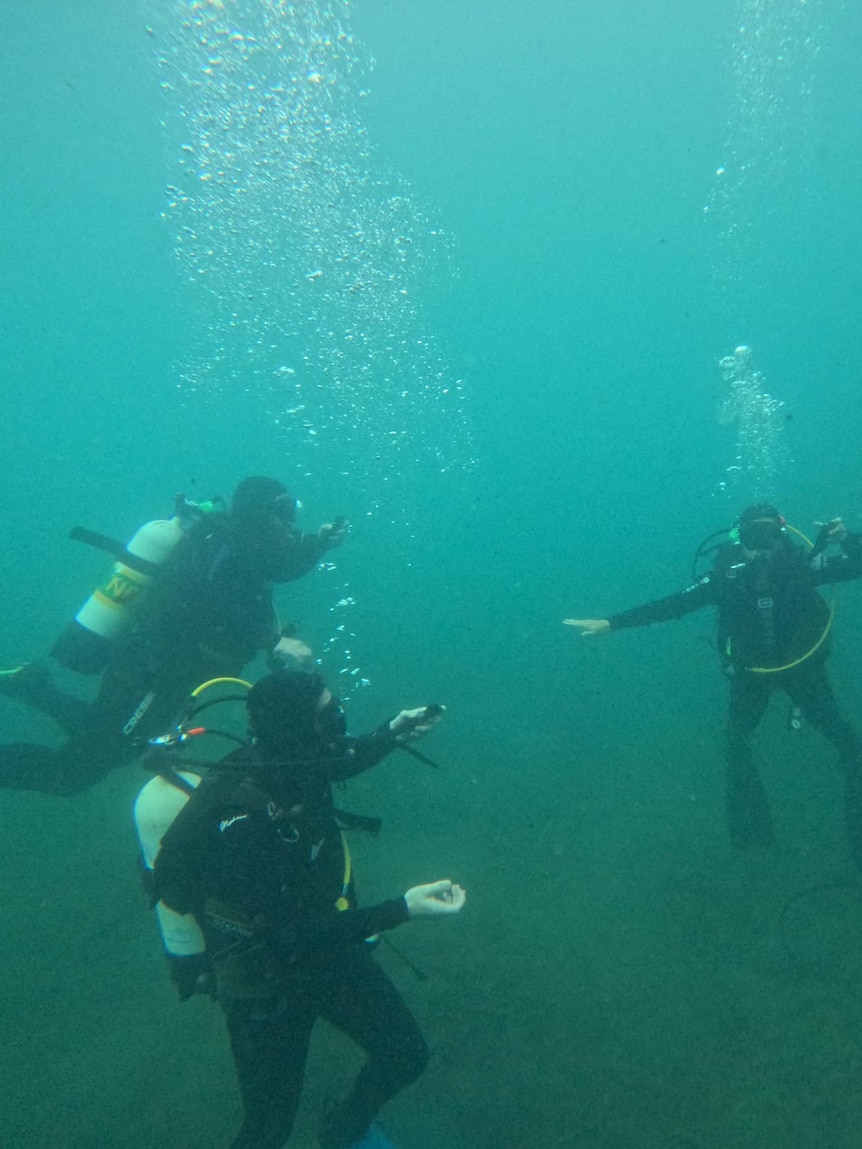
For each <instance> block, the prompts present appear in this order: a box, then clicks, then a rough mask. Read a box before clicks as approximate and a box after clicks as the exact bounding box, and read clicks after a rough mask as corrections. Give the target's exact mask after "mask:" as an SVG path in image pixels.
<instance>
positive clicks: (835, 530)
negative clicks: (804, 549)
mask: <svg viewBox="0 0 862 1149" xmlns="http://www.w3.org/2000/svg"><path fill="white" fill-rule="evenodd" d="M814 525H815V527H820V530H821V531H824V530H825V531H826V532H827V534H826V541H827V542H828V543H840V542H841V541H842V540H843V539H844V538H846V536H847V528H846V527H845V526H844V520H843V519H842V518H841V516H840V515H839V516H838V517H837V518H834V519H829V520H828V521H827V522H825V523H818V522H817V521H816V520H815V523H814Z"/></svg>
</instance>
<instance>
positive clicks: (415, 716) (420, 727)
mask: <svg viewBox="0 0 862 1149" xmlns="http://www.w3.org/2000/svg"><path fill="white" fill-rule="evenodd" d="M445 713H446V707H445V706H439V705H438V704H437V703H432V704H431V705H430V706H419V707H417V708H416V709H415V710H402V711H400V712H399V713H398V714H396V715H395V717H394V718H393V719H392V720H391V721H390V723H389V729H390V730H391V731H392V733H393V734H394V735H395V739H396V741H397V742H412V741H413V740H414V738H424V737H425V735H426V734H427V733H428V732H429V731H430V730H433V729H434V727H435V726H436V725H437V723H438V722H441V721H442V719H443V715H444V714H445Z"/></svg>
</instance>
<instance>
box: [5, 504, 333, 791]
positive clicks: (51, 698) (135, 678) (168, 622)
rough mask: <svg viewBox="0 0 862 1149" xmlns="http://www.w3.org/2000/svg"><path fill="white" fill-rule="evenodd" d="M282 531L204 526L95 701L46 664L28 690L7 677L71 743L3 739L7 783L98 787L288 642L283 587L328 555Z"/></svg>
mask: <svg viewBox="0 0 862 1149" xmlns="http://www.w3.org/2000/svg"><path fill="white" fill-rule="evenodd" d="M276 530H277V528H276V526H275V525H273V524H271V523H266V524H264V526H263V527H261V526H260V525H259V524H251V525H248V524H244V523H238V522H237V521H236V520H235V519H233V518H232V517H231V516H228V515H217V516H209V517H207V518H206V519H204V520H201V521H200V522H198V523H196V524H195V525H194V526H193V527H192V528H191V529H190V530H189V531H188V532H187V533H186V535H185V536H184V537H183V538H182V539H181V540H180V542H179V543H178V544H177V546H176V548H175V550H174V552H173V553H172V554H171V556H170V557H169V559H168V560H167V562H166V563H165V564H164V566H163V567H162V568H161V570H160V571H159V573H158V575H157V578H156V582H155V584H154V586H153V588H152V589H151V590H150V591H149V593H148V596H147V597H146V599H145V600H144V601H143V603H142V604H141V608H140V616H139V618H138V619H137V621H136V624H135V625H134V627H133V629H132V631H131V632H130V633H129V634H128V635H127V636H126V637H124V638H123V639H121V640H118V641H117V643H116V644H115V646H114V648H113V649H112V651H111V656H110V662H109V664H108V666H107V669H106V670H105V671H104V674H103V675H102V680H101V683H100V687H99V691H98V694H97V696H96V698H95V699H94V700H93V701H92V702H91V703H88V702H86V701H84V700H83V699H81V698H80V697H77V696H75V695H73V694H69V693H67V692H65V691H63V690H60V689H59V688H58V687H57V686H56V684H55V683H54V681H53V679H52V677H51V675H50V672H49V671H48V669H47V668H46V667H41V666H39V667H35V668H33V670H34V672H33V673H30V672H29V671H30V669H31V668H28V671H26V672H22V673H21V675H20V679H21V681H20V685H19V684H18V682H17V678H18V676H16V680H12V679H7V682H9V683H11V685H12V687H13V688H14V692H12V691H5V690H4V693H9V694H10V695H11V697H13V698H14V699H15V700H16V701H19V702H23V703H24V704H25V705H27V706H30V707H33V708H35V709H37V710H40V711H42V712H43V713H44V714H47V715H48V716H49V717H51V718H52V719H53V720H54V721H55V722H56V723H57V724H58V725H59V726H60V728H61V729H62V730H63V731H64V732H65V733H66V734H67V735H68V740H67V741H66V742H65V744H64V745H62V746H61V747H59V748H52V747H50V746H43V745H40V744H37V743H23V742H17V743H5V744H0V787H10V788H13V789H18V790H37V791H41V792H42V793H44V794H58V795H72V794H77V793H80V792H81V791H83V790H87V789H89V787H91V786H93V785H94V784H95V783H96V782H98V781H99V780H100V779H102V778H104V777H105V775H107V774H108V773H109V772H110V770H111V769H112V768H113V767H114V766H117V765H120V764H121V763H123V762H126V761H129V760H130V759H131V758H133V757H134V756H135V754H136V753H138V752H139V750H140V748H141V747H142V746H143V745H144V744H145V742H146V739H147V738H149V737H152V736H153V735H156V734H161V733H164V732H165V729H166V728H167V727H168V726H169V725H170V724H171V723H172V722H174V721H176V719H177V717H178V715H179V713H180V712H181V710H182V707H183V705H184V703H185V702H186V700H187V699H188V696H189V693H190V692H191V691H192V690H193V689H194V688H195V687H196V686H198V685H199V684H200V683H201V682H203V681H205V680H206V679H208V678H212V677H217V676H220V675H237V674H238V673H239V672H240V671H241V670H242V667H243V666H244V665H245V664H246V663H248V662H250V661H251V660H252V659H253V658H254V657H255V655H256V654H257V652H258V651H259V650H267V649H268V650H272V648H273V647H274V646H275V644H276V642H277V641H278V637H279V635H278V628H277V625H276V621H275V615H274V611H273V605H272V586H273V583H274V582H288V581H291V580H293V579H296V578H299V577H300V576H301V575H303V574H305V573H306V571H309V570H311V569H312V568H313V567H314V566H315V565H316V564H317V563H318V562H319V561H320V559H321V557H322V556H323V553H324V551H325V550H326V543H325V541H323V540H322V539H320V538H319V537H318V536H317V535H302V534H300V533H299V532H298V531H294V530H293V529H292V528H291V529H288V528H285V527H281V528H280V531H279V533H278V534H277V535H276V534H275V533H274V532H275V531H276ZM270 532H272V533H270ZM273 555H275V558H274V557H273Z"/></svg>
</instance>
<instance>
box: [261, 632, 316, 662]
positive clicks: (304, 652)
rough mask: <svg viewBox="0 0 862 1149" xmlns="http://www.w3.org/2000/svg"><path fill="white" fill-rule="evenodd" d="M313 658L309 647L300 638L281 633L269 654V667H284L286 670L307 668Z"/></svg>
mask: <svg viewBox="0 0 862 1149" xmlns="http://www.w3.org/2000/svg"><path fill="white" fill-rule="evenodd" d="M313 658H314V653H313V651H312V649H311V647H310V646H309V645H308V644H307V643H305V642H303V641H302V639H301V638H293V637H292V636H289V635H282V637H281V638H280V639H279V640H278V642H277V643H276V644H275V647H274V649H273V651H272V654H271V655H270V656H269V659H270V669H272V670H275V669H278V668H281V667H286V668H287V669H288V670H307V669H308V668H309V667H310V666H311V664H312V661H313Z"/></svg>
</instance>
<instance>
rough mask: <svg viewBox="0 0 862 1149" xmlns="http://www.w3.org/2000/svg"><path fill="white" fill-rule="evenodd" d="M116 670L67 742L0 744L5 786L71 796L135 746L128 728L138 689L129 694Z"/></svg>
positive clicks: (129, 754)
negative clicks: (51, 743) (125, 732)
mask: <svg viewBox="0 0 862 1149" xmlns="http://www.w3.org/2000/svg"><path fill="white" fill-rule="evenodd" d="M122 685H123V684H122V683H121V682H119V681H117V680H116V679H115V678H114V677H113V676H112V675H110V674H106V675H105V676H104V677H103V679H102V684H101V688H100V690H99V695H98V697H97V698H96V700H95V701H94V702H93V703H92V704H91V705H89V706H88V707H87V710H86V715H85V719H84V721H83V722H82V724H81V725H80V727H79V729H78V730H77V731H76V732H75V733H74V734H73V735H72V736H71V737H70V738H69V739H68V740H67V741H66V742H65V744H64V745H63V746H60V747H58V748H53V747H50V746H42V745H38V744H36V743H21V742H17V743H7V744H5V745H0V788H7V789H13V790H35V791H38V792H39V793H42V794H54V795H57V796H62V797H71V796H72V795H75V794H80V793H82V792H83V791H85V790H88V789H90V787H91V786H94V785H95V784H96V783H97V782H99V781H101V779H102V778H104V777H106V775H107V774H109V773H110V771H111V770H112V769H113V768H114V767H115V766H117V765H119V764H120V763H121V762H123V761H128V760H129V758H130V757H132V755H133V754H134V752H135V746H134V744H133V743H132V741H131V739H129V738H127V737H126V735H125V734H124V732H123V729H124V726H125V725H126V724H127V722H128V718H129V715H130V714H133V713H134V711H135V706H136V705H137V702H136V701H133V700H136V699H138V697H139V696H138V694H137V693H134V694H131V695H130V694H129V693H128V692H124V690H123V689H122Z"/></svg>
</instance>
